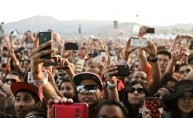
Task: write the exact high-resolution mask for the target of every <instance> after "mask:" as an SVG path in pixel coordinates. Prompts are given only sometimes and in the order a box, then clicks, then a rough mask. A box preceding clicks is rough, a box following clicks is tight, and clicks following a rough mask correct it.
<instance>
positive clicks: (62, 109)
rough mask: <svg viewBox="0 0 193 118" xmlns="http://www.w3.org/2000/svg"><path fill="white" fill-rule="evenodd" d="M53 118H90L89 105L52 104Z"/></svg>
mask: <svg viewBox="0 0 193 118" xmlns="http://www.w3.org/2000/svg"><path fill="white" fill-rule="evenodd" d="M51 118H88V105H87V104H85V103H73V104H52V106H51Z"/></svg>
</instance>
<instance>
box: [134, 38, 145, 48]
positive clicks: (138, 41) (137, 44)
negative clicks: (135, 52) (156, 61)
mask: <svg viewBox="0 0 193 118" xmlns="http://www.w3.org/2000/svg"><path fill="white" fill-rule="evenodd" d="M130 44H131V46H134V47H147V46H148V44H147V40H146V39H131V43H130Z"/></svg>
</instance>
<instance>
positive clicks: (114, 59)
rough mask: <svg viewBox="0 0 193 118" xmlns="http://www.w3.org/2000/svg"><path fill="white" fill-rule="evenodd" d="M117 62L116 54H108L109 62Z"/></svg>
mask: <svg viewBox="0 0 193 118" xmlns="http://www.w3.org/2000/svg"><path fill="white" fill-rule="evenodd" d="M116 63H117V56H110V64H116Z"/></svg>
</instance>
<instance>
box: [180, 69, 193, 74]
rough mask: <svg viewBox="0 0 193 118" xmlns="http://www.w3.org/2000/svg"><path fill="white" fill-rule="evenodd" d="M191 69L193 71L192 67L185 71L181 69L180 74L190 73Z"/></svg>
mask: <svg viewBox="0 0 193 118" xmlns="http://www.w3.org/2000/svg"><path fill="white" fill-rule="evenodd" d="M190 71H191V69H186V70H185V71H180V74H184V73H185V72H186V73H189V72H190Z"/></svg>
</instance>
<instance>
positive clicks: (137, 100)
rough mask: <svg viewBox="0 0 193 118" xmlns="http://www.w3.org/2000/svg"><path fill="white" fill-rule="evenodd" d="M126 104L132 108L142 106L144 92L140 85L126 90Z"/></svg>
mask: <svg viewBox="0 0 193 118" xmlns="http://www.w3.org/2000/svg"><path fill="white" fill-rule="evenodd" d="M127 97H128V102H129V103H130V104H131V105H134V106H142V105H143V102H144V100H145V97H146V95H145V90H144V88H143V86H142V85H141V84H140V83H137V84H135V85H133V86H131V87H130V88H129V89H128V94H127Z"/></svg>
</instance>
